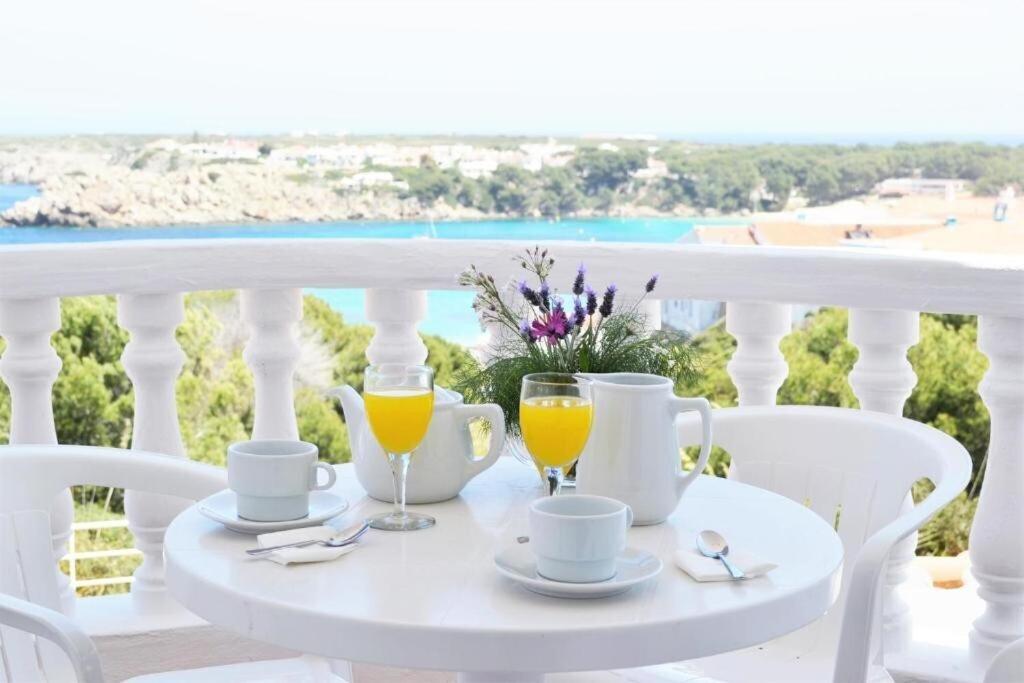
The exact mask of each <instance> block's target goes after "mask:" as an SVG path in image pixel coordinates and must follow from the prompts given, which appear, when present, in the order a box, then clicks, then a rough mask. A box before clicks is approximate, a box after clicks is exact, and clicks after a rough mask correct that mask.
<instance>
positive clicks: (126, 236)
mask: <svg viewBox="0 0 1024 683" xmlns="http://www.w3.org/2000/svg"><path fill="white" fill-rule="evenodd" d="M34 194H36V190H35V188H33V187H32V186H29V185H6V186H5V185H0V211H3V210H4V209H5V208H7V207H8V206H10V205H12V204H14V203H15V202H18V201H21V200H22V199H26V198H28V197H31V196H33V195H34ZM700 222H701V223H708V222H711V221H708V220H706V219H702V220H701V221H700ZM693 226H694V221H693V220H691V219H682V218H679V219H676V218H593V219H569V220H562V221H558V222H551V221H545V220H485V221H454V222H441V223H429V222H383V221H381V222H374V221H344V222H336V223H260V224H251V225H202V226H194V225H189V226H159V227H136V228H61V227H32V228H0V247H2V246H3V245H5V244H38V243H54V242H103V241H112V240H137V239H193V238H206V237H241V238H245V237H263V238H286V237H291V238H296V237H298V238H310V239H314V238H318V237H321V238H322V237H342V238H345V237H349V238H356V237H378V238H389V239H410V238H420V239H454V240H458V239H484V240H486V239H503V240H522V241H524V242H527V243H531V242H536V241H539V240H571V241H580V242H646V243H651V242H654V243H670V242H675V241H676V240H678V239H679V238H680V237H682V236H683V235H685V234H686V233H688V232H690V231H691V230H692V229H693ZM524 246H525V245H524ZM467 265H468V264H467ZM311 291H313V292H314V293H315V294H317V295H318V296H321V297H323V298H324V299H326V300H327V302H328V303H330V305H331V306H332V307H333V308H334V309H335V310H337V311H340V312H341V313H342V314H343V315H344V316H345V319H346V320H348V321H349V322H365V321H366V318H365V316H364V314H363V290H354V289H318V290H311ZM472 301H473V294H472V293H471V292H468V291H436V292H430V293H429V294H428V313H427V318H426V320H424V321H423V324H422V325H421V329H422V330H423V331H424V332H429V333H432V334H438V335H441V336H443V337H445V338H446V339H450V340H452V341H456V342H459V343H462V344H472V343H473V342H474V341H475V340H476V339H477V338H478V337H479V335H480V328H479V326H478V324H477V322H476V317H475V316H474V314H473V311H472V309H471V308H470V304H471V303H472Z"/></svg>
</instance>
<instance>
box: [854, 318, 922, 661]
mask: <svg viewBox="0 0 1024 683" xmlns="http://www.w3.org/2000/svg"><path fill="white" fill-rule="evenodd" d="M920 326H921V325H920V320H919V316H918V314H917V313H916V312H913V311H881V310H867V309H850V329H849V338H850V341H851V342H853V343H854V344H856V345H857V348H858V349H859V350H860V356H859V357H858V358H857V363H856V364H855V365H854V366H853V370H852V371H851V372H850V377H849V382H850V386H851V387H852V388H853V392H854V394H856V395H857V398H858V399H859V400H860V407H861V408H862V409H864V410H871V411H875V412H879V413H888V414H890V415H902V414H903V404H904V403H905V402H906V400H907V398H908V397H909V396H910V392H911V391H912V390H913V389H914V385H915V384H917V375H915V374H914V369H913V368H912V367H911V365H910V361H908V360H907V349H909V348H910V347H911V346H913V345H914V344H916V343H917V341H918V339H919V337H920ZM903 505H904V510H903V511H906V510H907V509H909V508H912V507H913V506H914V500H913V498H912V497H911V496H910V495H909V494H908V495H907V499H906V501H905V502H904V504H903ZM916 549H917V534H916V533H915V534H912V535H911V536H910V537H908V538H907V539H906V540H904V541H903V542H902V543H900V544H898V545H897V546H896V547H895V548H893V550H892V553H891V554H890V555H889V565H888V568H887V571H886V576H885V584H884V587H883V595H882V606H883V608H882V632H883V637H884V642H885V647H886V649H887V650H889V651H896V650H899V649H902V648H903V647H905V646H906V645H907V643H908V642H909V638H910V625H911V624H910V608H909V606H908V605H907V603H906V601H905V600H904V599H903V597H902V596H901V595H900V593H899V587H900V586H901V585H902V584H903V583H904V582H905V581H906V580H907V578H908V577H909V575H910V569H911V565H912V562H913V560H914V553H915V550H916Z"/></svg>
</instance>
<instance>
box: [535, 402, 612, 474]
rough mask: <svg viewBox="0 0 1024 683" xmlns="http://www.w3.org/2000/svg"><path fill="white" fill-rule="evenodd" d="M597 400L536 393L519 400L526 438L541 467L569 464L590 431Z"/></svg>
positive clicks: (581, 447)
mask: <svg viewBox="0 0 1024 683" xmlns="http://www.w3.org/2000/svg"><path fill="white" fill-rule="evenodd" d="M593 418H594V404H593V403H591V402H590V401H589V400H587V399H585V398H580V397H578V396H534V397H532V398H528V399H526V400H525V401H522V402H520V404H519V426H520V428H521V429H522V432H523V442H524V443H525V444H526V449H527V450H528V451H530V455H531V456H532V457H533V460H534V462H536V463H537V465H538V466H540V467H567V466H569V465H571V464H572V463H573V461H574V460H576V458H578V457H580V453H582V452H583V447H584V446H585V445H586V443H587V437H588V436H589V435H590V423H591V421H592V420H593Z"/></svg>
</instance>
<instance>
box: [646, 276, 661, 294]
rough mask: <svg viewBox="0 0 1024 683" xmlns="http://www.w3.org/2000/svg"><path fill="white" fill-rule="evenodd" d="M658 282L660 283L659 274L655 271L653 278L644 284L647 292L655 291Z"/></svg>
mask: <svg viewBox="0 0 1024 683" xmlns="http://www.w3.org/2000/svg"><path fill="white" fill-rule="evenodd" d="M657 284H658V274H657V273H655V274H654V275H652V276H651V279H650V280H648V281H647V284H646V285H644V291H645V292H647V293H648V294H650V293H651V292H653V291H654V286H655V285H657Z"/></svg>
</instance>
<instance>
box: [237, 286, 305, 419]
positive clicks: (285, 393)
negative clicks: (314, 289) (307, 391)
mask: <svg viewBox="0 0 1024 683" xmlns="http://www.w3.org/2000/svg"><path fill="white" fill-rule="evenodd" d="M241 308H242V320H244V321H245V322H246V323H247V324H248V326H249V329H250V331H251V336H250V337H249V342H248V343H247V344H246V345H245V352H244V353H243V357H244V358H245V361H246V363H248V364H249V369H250V370H252V374H253V378H254V379H255V384H256V415H255V418H254V420H253V429H252V438H254V439H298V438H299V428H298V425H297V423H296V421H295V388H294V377H295V367H296V366H297V365H298V362H299V342H298V338H297V336H296V333H297V329H296V327H297V325H298V323H299V321H301V320H302V290H301V289H268V290H243V291H242V293H241Z"/></svg>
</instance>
